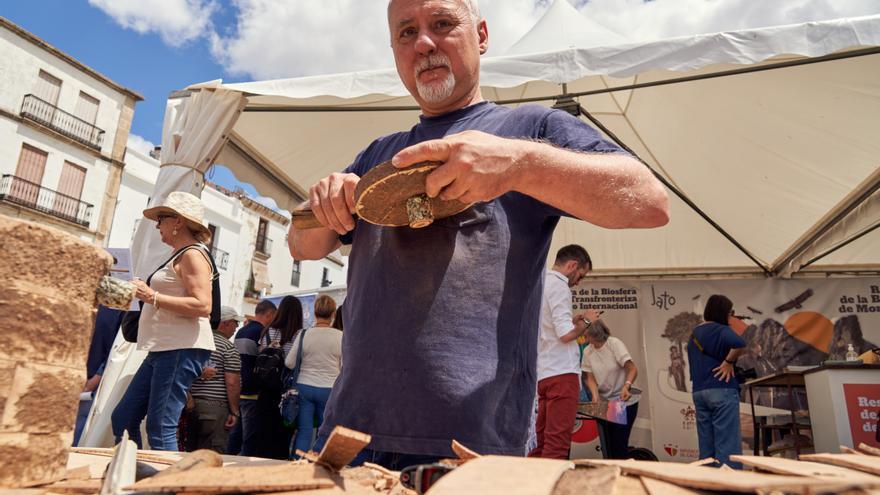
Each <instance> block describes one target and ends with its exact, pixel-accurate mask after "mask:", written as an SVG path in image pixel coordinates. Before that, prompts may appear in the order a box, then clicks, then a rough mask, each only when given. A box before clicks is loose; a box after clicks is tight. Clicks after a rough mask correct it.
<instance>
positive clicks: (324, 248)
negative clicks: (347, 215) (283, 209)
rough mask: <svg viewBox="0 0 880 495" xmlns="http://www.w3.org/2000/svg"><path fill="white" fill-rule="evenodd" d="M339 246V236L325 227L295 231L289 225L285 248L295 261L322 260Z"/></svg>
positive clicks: (291, 224) (291, 225)
mask: <svg viewBox="0 0 880 495" xmlns="http://www.w3.org/2000/svg"><path fill="white" fill-rule="evenodd" d="M341 244H342V243H341V242H339V235H338V234H336V232H334V231H332V230H330V229H328V228H326V227H318V228H315V229H305V230H297V229H296V228H294V226H293V222H291V223H290V231H289V233H288V236H287V247H288V249H289V250H290V255H291V256H293V259H295V260H300V261H302V260H319V259H322V258H323V257H325V256H327V255H328V254H330V253H332V252H333V251H335V250H336V249H338V248H339V246H340V245H341Z"/></svg>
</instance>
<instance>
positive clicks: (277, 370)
mask: <svg viewBox="0 0 880 495" xmlns="http://www.w3.org/2000/svg"><path fill="white" fill-rule="evenodd" d="M302 327H303V308H302V304H301V303H300V301H299V299H297V298H296V297H294V296H285V297H284V298H283V299H282V300H281V303H280V304H279V305H278V312H277V313H276V315H275V319H274V320H272V323H270V324H269V325H268V326H267V327H266V328H264V329H263V331H262V333H261V334H260V340H259V341H258V342H259V352H258V354H257V358H256V360H255V362H254V369H253V372H252V374H253V378H254V381H255V382H256V386H257V388H258V390H259V397H258V398H257V406H256V409H257V417H258V421H259V427H258V428H259V433H257V435H258V438H257V455H258V456H260V457H267V458H270V459H287V458H289V457H290V439H291V437H292V435H293V432H292V431H291V430H289V429H287V428H285V427H284V425H283V423H282V422H281V413H280V411H279V410H278V404H279V403H280V402H281V392H282V383H283V381H284V377H285V375H286V373H287V368H286V367H285V366H284V358H285V357H286V356H287V354H288V353H289V352H290V349H291V347H292V346H293V342H294V339H295V338H296V336H297V335H298V333H299V331H300V330H301V329H302Z"/></svg>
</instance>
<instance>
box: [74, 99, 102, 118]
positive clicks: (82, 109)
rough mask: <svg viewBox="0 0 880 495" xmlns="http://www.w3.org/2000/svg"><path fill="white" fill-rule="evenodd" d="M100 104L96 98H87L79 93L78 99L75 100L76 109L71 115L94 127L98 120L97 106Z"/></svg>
mask: <svg viewBox="0 0 880 495" xmlns="http://www.w3.org/2000/svg"><path fill="white" fill-rule="evenodd" d="M99 104H100V102H99V101H98V99H97V98H95V97H93V96H89V95H88V94H86V93H84V92H82V91H80V92H79V99H77V100H76V109H74V111H73V114H74V115H76V116H77V117H79V118H80V119H82V120H84V121H86V122H87V123H89V124H92V125H95V122H97V120H98V105H99Z"/></svg>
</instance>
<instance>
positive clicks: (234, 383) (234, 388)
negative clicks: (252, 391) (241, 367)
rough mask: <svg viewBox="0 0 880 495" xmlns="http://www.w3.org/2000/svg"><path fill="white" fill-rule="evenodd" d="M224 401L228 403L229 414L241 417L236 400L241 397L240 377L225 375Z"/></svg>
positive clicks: (230, 374) (234, 374)
mask: <svg viewBox="0 0 880 495" xmlns="http://www.w3.org/2000/svg"><path fill="white" fill-rule="evenodd" d="M224 378H225V380H226V401H227V402H228V403H229V412H231V413H233V414H235V415H236V416H240V415H241V409H239V405H238V399H239V396H240V395H241V375H238V374H236V373H226V375H225V376H224Z"/></svg>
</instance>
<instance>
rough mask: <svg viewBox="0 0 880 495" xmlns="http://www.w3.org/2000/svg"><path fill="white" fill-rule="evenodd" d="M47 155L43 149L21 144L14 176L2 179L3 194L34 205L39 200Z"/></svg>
mask: <svg viewBox="0 0 880 495" xmlns="http://www.w3.org/2000/svg"><path fill="white" fill-rule="evenodd" d="M48 156H49V154H48V153H46V152H45V151H43V150H40V149H37V148H34V147H33V146H30V145H28V144H22V145H21V154H20V155H18V167H16V169H15V177H14V178H11V179H4V188H3V189H4V190H3V194H5V195H8V196H9V197H10V199H12V200H13V201H14V202H16V203H19V204H24V205H26V206H30V207H34V206H36V205H37V204H38V203H39V202H40V200H41V195H40V189H41V188H40V184H42V182H43V171H44V170H45V169H46V158H47V157H48ZM7 182H8V184H7Z"/></svg>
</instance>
